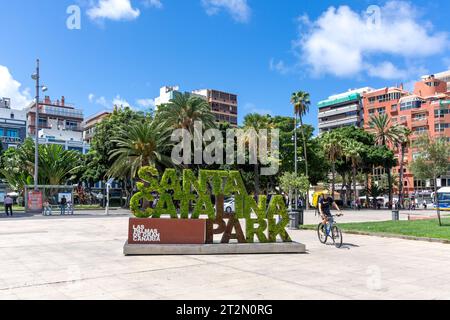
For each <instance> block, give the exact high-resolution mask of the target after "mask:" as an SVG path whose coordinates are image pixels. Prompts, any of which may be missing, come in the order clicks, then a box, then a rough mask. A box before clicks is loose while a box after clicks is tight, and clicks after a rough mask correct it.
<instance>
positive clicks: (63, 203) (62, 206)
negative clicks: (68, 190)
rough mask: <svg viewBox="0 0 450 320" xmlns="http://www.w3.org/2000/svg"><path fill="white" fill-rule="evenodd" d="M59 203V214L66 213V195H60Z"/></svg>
mask: <svg viewBox="0 0 450 320" xmlns="http://www.w3.org/2000/svg"><path fill="white" fill-rule="evenodd" d="M60 205H61V215H64V214H65V213H66V206H67V199H66V196H63V197H62V199H61V203H60Z"/></svg>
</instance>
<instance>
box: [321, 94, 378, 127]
mask: <svg viewBox="0 0 450 320" xmlns="http://www.w3.org/2000/svg"><path fill="white" fill-rule="evenodd" d="M373 90H374V89H372V88H369V87H365V88H360V89H354V90H349V91H347V92H345V93H341V94H337V95H333V96H330V97H329V98H328V99H327V100H324V101H320V102H319V104H318V107H319V134H322V133H324V132H327V131H331V130H333V129H337V128H342V127H347V126H355V127H358V128H360V127H362V126H363V125H364V112H363V103H362V95H363V94H365V93H368V92H371V91H373Z"/></svg>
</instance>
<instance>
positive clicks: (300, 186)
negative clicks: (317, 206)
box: [280, 172, 310, 209]
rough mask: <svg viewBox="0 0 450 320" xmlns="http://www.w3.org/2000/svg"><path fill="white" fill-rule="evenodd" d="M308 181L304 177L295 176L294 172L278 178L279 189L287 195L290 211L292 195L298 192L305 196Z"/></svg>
mask: <svg viewBox="0 0 450 320" xmlns="http://www.w3.org/2000/svg"><path fill="white" fill-rule="evenodd" d="M309 185H310V183H309V180H308V178H306V176H304V175H296V174H295V173H294V172H285V173H284V174H283V175H282V176H281V177H280V187H281V189H282V190H283V191H284V192H287V193H288V197H289V209H292V194H293V192H294V191H295V190H298V191H299V192H300V194H302V195H306V193H307V192H308V190H309Z"/></svg>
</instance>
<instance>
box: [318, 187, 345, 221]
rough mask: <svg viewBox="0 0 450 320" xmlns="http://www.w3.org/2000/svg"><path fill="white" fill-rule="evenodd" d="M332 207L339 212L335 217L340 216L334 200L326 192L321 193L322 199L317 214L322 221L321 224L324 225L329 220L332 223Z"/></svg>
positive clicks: (340, 213) (339, 210)
mask: <svg viewBox="0 0 450 320" xmlns="http://www.w3.org/2000/svg"><path fill="white" fill-rule="evenodd" d="M332 206H334V207H335V208H336V210H337V211H338V212H339V213H338V214H337V216H338V217H339V216H342V212H341V209H340V208H339V206H338V205H337V204H336V202H334V199H333V198H332V197H331V196H330V193H329V191H328V190H325V191H323V192H322V197H321V198H320V200H319V213H320V216H321V217H322V219H323V224H324V225H326V224H327V223H328V222H329V221H330V220H331V221H332V219H333V216H332V215H331V207H332Z"/></svg>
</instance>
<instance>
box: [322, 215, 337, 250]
mask: <svg viewBox="0 0 450 320" xmlns="http://www.w3.org/2000/svg"><path fill="white" fill-rule="evenodd" d="M340 216H342V215H333V216H331V218H329V219H328V222H327V224H326V225H324V224H323V222H321V223H319V226H318V227H317V235H318V237H319V241H320V243H322V244H326V243H327V241H328V237H331V239H332V240H333V243H334V245H335V247H336V248H338V249H339V248H341V247H342V241H343V239H342V231H341V229H340V228H339V227H338V226H337V224H336V223H335V221H334V217H340Z"/></svg>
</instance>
